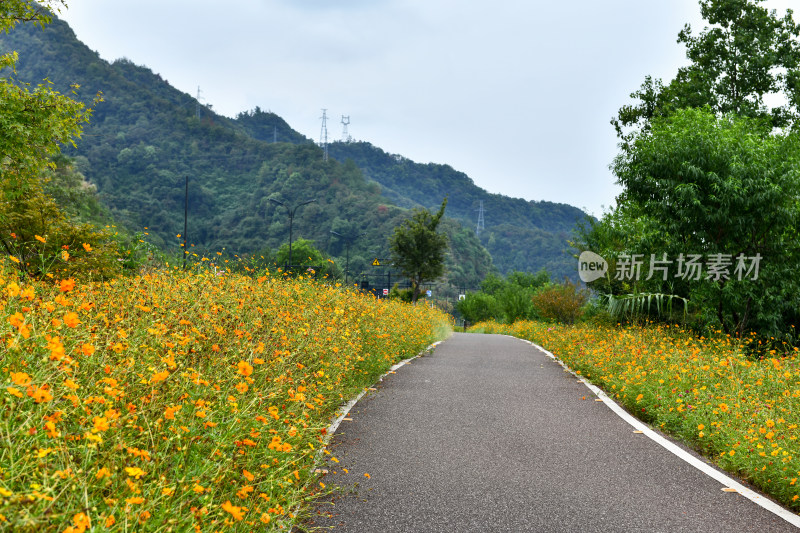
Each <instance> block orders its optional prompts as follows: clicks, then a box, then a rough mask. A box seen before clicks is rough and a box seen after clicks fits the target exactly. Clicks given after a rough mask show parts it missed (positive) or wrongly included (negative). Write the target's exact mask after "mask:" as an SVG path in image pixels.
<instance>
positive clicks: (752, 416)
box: [473, 321, 800, 512]
mask: <svg viewBox="0 0 800 533" xmlns="http://www.w3.org/2000/svg"><path fill="white" fill-rule="evenodd" d="M473 331H481V332H485V333H501V334H507V335H513V336H515V337H519V338H523V339H528V340H530V341H532V342H535V343H536V344H539V345H540V346H542V347H544V348H545V349H547V350H549V351H551V352H552V353H554V354H555V355H556V356H557V357H558V358H559V359H561V360H562V361H563V362H564V363H565V364H566V365H568V366H569V367H570V368H571V369H572V370H573V371H575V372H576V373H578V374H580V375H581V376H584V377H585V378H587V379H588V380H589V381H591V382H592V383H594V384H595V385H597V386H599V387H601V388H602V389H604V390H605V391H606V392H607V393H609V395H611V396H612V397H613V398H614V399H615V400H616V401H617V402H618V403H620V404H622V405H623V406H624V407H625V408H626V409H627V410H628V411H630V412H631V413H633V414H634V415H636V416H638V417H639V418H641V419H642V420H644V421H646V422H649V423H650V424H652V425H653V426H655V427H657V428H660V429H661V430H663V431H664V432H665V433H668V434H671V435H673V436H675V437H677V438H679V439H681V440H683V441H684V442H686V443H687V444H689V445H690V446H692V447H693V448H695V449H696V450H698V451H700V452H701V453H703V454H704V455H706V456H708V457H709V458H711V459H712V460H713V461H714V462H715V463H716V464H718V465H719V466H720V467H722V468H724V469H725V470H727V471H729V472H731V473H733V474H735V475H738V476H739V477H741V478H743V479H745V480H747V481H749V482H750V483H752V484H753V485H755V486H756V487H758V488H759V489H760V490H762V491H763V492H765V493H767V494H769V495H771V496H772V497H774V498H775V499H776V500H778V501H780V502H781V503H783V504H784V505H786V506H787V507H788V508H790V509H792V510H794V511H795V512H798V511H800V483H798V478H800V443H799V442H798V437H800V430H799V429H798V425H800V357H798V356H800V354H798V349H797V348H796V347H789V345H784V344H781V343H777V346H779V348H776V349H769V347H767V348H763V347H762V348H761V349H760V350H752V349H748V348H752V346H749V345H752V344H756V345H758V344H759V342H760V341H759V340H758V339H757V338H756V337H755V336H751V337H749V338H746V339H744V340H737V339H734V338H732V337H730V336H726V335H723V334H721V333H717V334H716V335H715V336H714V337H711V338H707V337H702V336H696V335H694V334H692V333H691V332H688V331H685V330H684V329H682V328H681V327H680V326H668V325H661V326H656V325H649V326H635V325H631V326H625V327H621V326H618V327H609V326H604V325H596V324H591V323H579V324H576V325H569V326H568V325H562V324H552V323H546V322H531V321H521V322H516V323H514V324H512V325H501V324H497V323H494V322H485V323H482V324H478V325H476V326H475V327H474V328H473ZM781 346H782V348H781ZM754 352H756V353H763V354H765V356H761V357H755V356H753V355H750V354H752V353H754Z"/></svg>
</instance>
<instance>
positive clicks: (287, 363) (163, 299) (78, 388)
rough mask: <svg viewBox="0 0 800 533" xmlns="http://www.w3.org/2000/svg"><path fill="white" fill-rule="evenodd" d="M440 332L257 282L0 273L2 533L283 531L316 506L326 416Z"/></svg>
mask: <svg viewBox="0 0 800 533" xmlns="http://www.w3.org/2000/svg"><path fill="white" fill-rule="evenodd" d="M448 324H449V320H448V317H446V315H444V314H443V313H441V312H439V311H436V310H434V309H430V308H429V307H427V306H422V305H420V306H416V307H414V306H411V305H407V304H402V303H399V302H390V301H380V300H376V299H374V298H373V297H371V296H366V295H362V294H360V293H355V292H352V291H346V290H343V289H341V288H339V287H334V286H330V285H327V284H323V283H317V282H312V281H309V280H303V279H280V278H276V277H273V276H270V275H269V273H268V272H264V273H263V275H260V276H259V275H255V276H252V277H249V276H240V275H235V274H231V275H224V276H218V275H214V274H213V273H186V272H181V271H177V270H175V271H172V272H168V271H154V272H152V273H150V274H148V275H142V276H138V277H132V278H120V279H115V280H112V281H108V282H104V283H86V284H80V283H75V282H74V281H73V280H71V279H68V280H58V281H54V280H50V281H46V282H29V281H23V280H21V279H19V277H18V275H17V272H16V270H14V269H13V268H11V266H10V265H9V264H7V263H2V262H0V335H1V336H2V337H1V339H0V342H2V347H1V348H0V370H1V373H0V379H2V388H0V530H6V531H15V532H29V531H30V532H33V531H36V532H43V531H44V532H50V531H55V532H69V533H76V532H85V531H90V530H91V531H106V530H107V531H134V530H135V531H164V532H166V531H175V532H184V531H223V530H224V531H252V530H255V529H257V530H259V531H269V530H284V531H288V530H290V529H291V527H292V525H293V524H295V523H296V522H298V521H299V520H300V519H302V515H303V514H304V513H305V512H307V510H308V503H309V502H310V501H311V499H312V498H313V497H314V496H315V494H318V493H319V491H322V490H325V489H324V485H323V484H322V483H321V482H320V480H319V479H318V476H317V475H316V474H315V473H314V467H315V464H316V462H317V460H318V457H319V454H320V453H323V454H324V453H327V451H326V450H324V446H325V442H327V441H326V435H325V433H326V427H327V426H328V424H329V423H330V421H331V419H332V418H333V416H334V415H335V413H336V411H337V409H338V407H339V406H340V405H341V404H342V403H343V402H344V401H346V400H348V399H350V398H351V397H353V396H355V395H356V394H358V393H359V392H360V391H361V390H363V388H364V387H365V386H367V385H369V384H371V383H373V382H374V381H375V379H377V377H378V376H379V375H381V374H382V373H384V372H385V371H386V370H388V368H389V367H390V366H391V365H392V364H394V363H396V362H398V361H400V360H402V359H405V358H408V357H411V356H414V355H416V354H417V353H419V352H420V351H422V350H423V349H424V348H425V347H426V346H428V345H429V344H430V343H432V342H433V341H435V340H439V339H441V338H443V337H444V336H446V335H448V334H449V332H450V331H452V329H451V327H449V326H448ZM298 515H299V516H298Z"/></svg>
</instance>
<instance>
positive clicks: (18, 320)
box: [8, 311, 25, 328]
mask: <svg viewBox="0 0 800 533" xmlns="http://www.w3.org/2000/svg"><path fill="white" fill-rule="evenodd" d="M8 323H9V324H11V325H12V326H14V327H15V328H18V327H20V326H21V325H22V324H24V323H25V316H23V314H22V313H20V312H19V311H17V312H16V313H14V314H13V315H11V316H10V317H8Z"/></svg>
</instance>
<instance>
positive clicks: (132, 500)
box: [125, 496, 144, 504]
mask: <svg viewBox="0 0 800 533" xmlns="http://www.w3.org/2000/svg"><path fill="white" fill-rule="evenodd" d="M125 503H128V504H136V503H144V498H142V497H141V496H133V497H132V498H125Z"/></svg>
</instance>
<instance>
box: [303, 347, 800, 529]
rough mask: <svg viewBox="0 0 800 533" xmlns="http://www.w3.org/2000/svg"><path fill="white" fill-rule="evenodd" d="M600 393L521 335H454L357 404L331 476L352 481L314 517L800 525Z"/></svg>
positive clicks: (388, 524)
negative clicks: (729, 487) (626, 416)
mask: <svg viewBox="0 0 800 533" xmlns="http://www.w3.org/2000/svg"><path fill="white" fill-rule="evenodd" d="M594 399H595V396H594V395H593V394H592V393H591V392H590V391H589V390H588V389H587V388H586V386H584V385H583V384H582V383H580V382H578V381H577V380H576V379H575V378H574V377H573V376H572V375H571V374H569V373H567V372H565V371H564V370H563V369H562V368H561V366H559V365H558V364H557V363H555V362H554V361H553V360H552V359H550V358H548V357H547V356H545V355H544V354H543V353H542V352H541V351H540V350H538V349H536V348H535V347H533V346H531V345H529V344H527V343H525V342H523V341H520V340H518V339H513V338H511V337H504V336H498V335H478V334H465V333H456V334H454V335H453V336H452V337H451V338H450V339H448V340H447V341H446V342H444V343H442V344H440V345H439V346H438V347H437V348H436V349H435V351H434V352H433V353H432V354H429V355H426V356H424V357H421V358H418V359H415V360H414V361H412V362H411V363H409V364H407V365H405V366H403V367H401V368H400V369H398V370H397V371H396V373H394V374H390V375H389V376H387V377H386V378H385V379H384V380H383V381H382V382H381V383H380V384H379V385H378V386H377V390H376V391H375V392H372V393H370V394H368V395H367V396H365V397H364V398H363V399H361V400H360V401H359V402H358V403H357V404H356V405H355V407H354V408H353V409H352V410H351V412H350V415H349V416H348V418H350V419H351V420H346V421H344V422H342V424H341V425H340V426H339V429H338V430H337V433H336V435H335V437H334V439H333V442H332V444H331V445H330V446H329V450H330V451H331V453H332V455H333V456H335V457H336V458H337V459H338V460H339V463H335V462H331V461H329V462H328V465H327V466H326V467H325V468H328V469H329V470H330V473H329V474H328V475H327V476H326V477H325V478H324V479H323V481H324V482H325V483H326V484H336V485H338V486H340V487H345V488H347V487H351V488H354V490H347V491H345V492H343V493H340V494H337V495H333V496H329V497H327V498H325V499H323V500H320V502H319V503H318V505H317V506H316V507H315V510H314V518H313V523H312V524H311V525H312V526H321V527H325V528H332V530H333V531H336V532H358V533H367V532H369V533H371V532H377V533H392V532H414V533H423V532H447V533H453V532H514V533H518V532H526V531H531V532H544V533H556V532H562V531H563V532H594V531H597V532H617V531H619V532H631V531H641V532H659V531H663V532H670V533H673V532H681V531H697V532H716V531H719V532H725V533H732V532H737V533H743V532H749V531H753V532H759V533H766V532H771V531H776V532H777V531H781V532H782V531H792V532H797V531H800V530H799V529H798V528H796V527H794V526H792V525H791V524H789V523H788V522H786V521H785V520H783V519H781V518H780V517H777V516H776V515H774V514H772V513H770V512H768V511H767V510H765V509H763V508H761V507H759V506H757V505H755V504H754V503H752V502H751V501H749V500H747V499H745V498H744V497H742V496H740V495H739V494H737V493H730V492H723V490H722V489H723V488H724V487H723V486H722V485H720V483H719V482H717V481H715V480H713V479H711V478H709V477H708V476H706V475H705V474H703V473H702V472H700V471H699V470H697V469H695V468H693V467H692V466H690V465H688V464H686V463H685V462H683V461H682V460H680V459H678V458H677V457H676V456H674V455H673V454H671V453H669V452H667V451H666V450H665V449H664V448H662V447H661V446H659V445H657V444H656V443H654V442H653V441H651V440H650V439H648V438H647V437H645V436H644V435H641V434H636V433H634V432H633V428H631V426H630V425H628V424H627V423H625V422H624V421H623V420H622V419H620V418H619V417H618V416H617V415H616V414H614V413H613V412H612V411H611V410H610V409H609V408H608V407H606V405H605V404H603V403H601V402H596V401H594ZM344 469H347V470H348V472H349V473H347V474H345V473H344ZM334 471H335V472H336V474H334V473H333V472H334ZM365 473H368V474H369V478H367V477H366V476H364V474H365Z"/></svg>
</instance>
